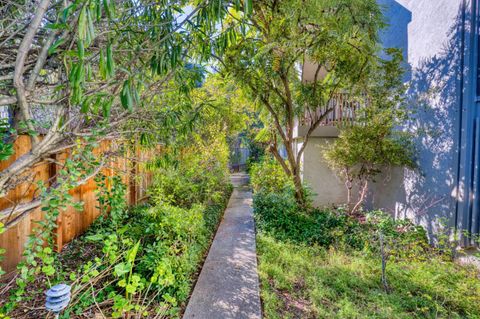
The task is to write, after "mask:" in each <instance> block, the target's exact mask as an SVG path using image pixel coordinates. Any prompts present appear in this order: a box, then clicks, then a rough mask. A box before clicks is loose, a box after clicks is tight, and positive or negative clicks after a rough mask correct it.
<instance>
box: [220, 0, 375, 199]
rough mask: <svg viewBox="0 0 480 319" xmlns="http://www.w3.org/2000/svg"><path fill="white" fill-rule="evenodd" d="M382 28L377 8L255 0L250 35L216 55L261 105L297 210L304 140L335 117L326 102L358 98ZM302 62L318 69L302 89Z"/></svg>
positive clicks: (365, 2) (353, 2)
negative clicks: (301, 125)
mask: <svg viewBox="0 0 480 319" xmlns="http://www.w3.org/2000/svg"><path fill="white" fill-rule="evenodd" d="M381 27H382V15H381V11H380V8H379V6H378V5H377V3H376V1H375V0H329V1H317V0H286V1H276V0H259V1H254V3H253V8H252V14H251V16H250V19H249V26H248V28H247V29H246V30H245V29H243V30H242V29H241V28H237V30H238V33H237V34H240V33H243V35H244V36H243V37H240V38H238V39H234V40H235V41H232V42H233V43H231V44H230V45H229V46H228V47H227V48H226V49H225V50H218V54H217V56H218V59H219V60H220V61H221V63H222V67H223V69H224V70H225V71H226V72H227V73H229V74H230V75H231V76H233V77H234V78H235V79H236V80H237V81H239V83H242V84H243V86H244V87H245V88H248V89H249V91H250V93H251V95H252V96H253V98H255V99H256V101H258V103H259V105H261V108H262V109H263V111H264V114H265V116H264V122H265V123H264V124H265V131H264V132H263V134H264V135H266V136H268V139H269V141H270V147H269V150H270V152H271V153H272V154H273V155H274V156H275V158H276V159H277V160H278V162H279V163H280V164H281V166H282V167H283V169H284V171H285V173H286V174H287V175H288V176H290V177H291V178H292V180H293V182H294V185H295V192H296V199H297V201H298V202H299V203H304V201H305V193H304V189H303V186H302V179H301V167H300V165H301V158H302V155H303V153H304V150H305V147H306V146H307V144H308V142H309V138H310V137H311V135H312V133H313V131H314V130H315V129H316V128H317V127H318V126H319V125H320V124H321V123H322V121H323V120H324V119H325V117H326V116H327V115H328V114H329V113H330V112H331V111H333V106H332V103H329V102H330V101H331V100H332V99H333V98H334V97H335V95H336V94H337V93H340V92H349V93H350V94H351V97H352V99H355V98H361V97H362V94H361V93H360V92H362V85H363V82H364V80H365V79H367V78H368V76H369V73H370V71H371V70H372V69H373V68H372V65H374V64H376V63H377V60H378V58H377V52H378V44H377V32H378V30H379V29H380V28H381ZM235 28H236V27H234V26H232V25H231V24H230V25H226V26H224V30H229V29H235ZM229 39H230V40H231V39H232V37H230V38H229ZM306 59H308V60H309V61H310V62H312V63H314V64H315V65H317V69H316V72H315V79H314V81H312V82H308V83H307V82H302V79H301V75H300V70H299V69H300V66H301V65H302V64H303V63H304V62H305V60H306ZM304 114H307V115H308V116H309V119H310V120H309V121H307V122H306V123H305V125H306V126H307V133H306V134H305V136H304V137H303V141H302V143H301V144H299V145H298V149H296V148H297V143H296V141H295V138H296V136H295V128H296V125H297V123H296V120H297V118H298V117H299V116H303V115H304ZM282 146H283V147H284V148H285V151H286V158H283V157H282V156H281V154H280V148H281V147H282Z"/></svg>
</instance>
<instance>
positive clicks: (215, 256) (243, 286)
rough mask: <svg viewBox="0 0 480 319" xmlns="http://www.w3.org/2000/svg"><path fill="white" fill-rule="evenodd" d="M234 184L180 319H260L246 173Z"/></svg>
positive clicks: (251, 213)
mask: <svg viewBox="0 0 480 319" xmlns="http://www.w3.org/2000/svg"><path fill="white" fill-rule="evenodd" d="M232 183H233V185H234V186H235V188H234V191H233V193H232V196H231V197H230V201H229V203H228V207H227V210H226V211H225V215H224V216H223V220H222V222H221V223H220V226H219V228H218V231H217V234H216V235H215V239H214V240H213V243H212V246H211V248H210V252H209V253H208V256H207V259H206V260H205V264H204V265H203V269H202V271H201V273H200V276H199V278H198V281H197V284H196V286H195V288H194V290H193V293H192V296H191V298H190V301H189V303H188V306H187V309H186V311H185V314H184V316H183V319H193V318H195V319H217V318H218V319H228V318H238V319H243V318H248V319H260V318H261V306H260V293H259V282H258V274H257V257H256V248H255V223H254V220H253V209H252V193H251V191H250V190H249V189H248V186H247V184H248V175H246V174H234V175H232Z"/></svg>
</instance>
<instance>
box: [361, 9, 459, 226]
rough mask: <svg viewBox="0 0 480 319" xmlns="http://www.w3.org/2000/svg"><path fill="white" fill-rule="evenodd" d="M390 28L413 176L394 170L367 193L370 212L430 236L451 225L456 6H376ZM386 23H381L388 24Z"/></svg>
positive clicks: (387, 40)
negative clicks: (408, 112)
mask: <svg viewBox="0 0 480 319" xmlns="http://www.w3.org/2000/svg"><path fill="white" fill-rule="evenodd" d="M379 3H381V5H383V6H384V12H385V15H386V17H387V20H388V21H390V27H389V28H387V29H386V30H385V31H384V32H383V34H382V41H383V43H384V45H385V46H386V47H392V46H394V47H399V48H402V49H403V50H404V57H405V59H406V63H407V64H406V65H407V66H408V67H407V70H408V72H407V75H406V79H405V80H406V81H408V82H409V89H408V93H407V97H408V102H409V105H410V107H412V108H413V109H414V110H415V112H416V113H415V114H414V117H413V119H412V120H411V121H410V122H409V123H408V125H406V127H404V128H403V129H404V130H407V131H410V132H412V133H413V134H414V136H415V142H416V145H417V147H418V158H417V164H418V167H419V169H418V170H417V171H410V170H406V169H399V168H398V169H394V170H392V171H391V172H389V173H387V174H386V175H385V176H382V177H380V178H379V182H378V183H377V185H375V186H374V187H373V188H372V193H371V203H370V204H371V207H375V208H383V209H385V210H387V211H390V212H391V213H393V214H395V215H396V216H399V217H409V218H411V219H413V220H415V221H416V222H418V223H420V224H422V225H424V226H426V228H427V230H428V231H429V232H430V233H433V232H435V230H436V226H437V224H438V221H439V219H440V218H446V219H447V220H449V221H450V222H451V225H453V222H454V219H455V191H456V190H455V185H456V178H457V167H458V165H457V158H458V156H457V155H458V136H459V112H460V108H459V104H460V103H459V94H460V93H459V81H458V79H459V70H460V61H461V54H462V53H461V52H460V48H461V45H460V41H461V25H462V19H461V17H462V8H461V3H462V0H397V1H395V0H379ZM388 21H387V22H388Z"/></svg>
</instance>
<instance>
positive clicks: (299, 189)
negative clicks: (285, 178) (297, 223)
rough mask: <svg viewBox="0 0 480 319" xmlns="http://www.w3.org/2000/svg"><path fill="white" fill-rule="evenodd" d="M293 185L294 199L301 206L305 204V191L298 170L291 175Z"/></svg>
mask: <svg viewBox="0 0 480 319" xmlns="http://www.w3.org/2000/svg"><path fill="white" fill-rule="evenodd" d="M293 185H294V186H295V199H296V201H297V203H298V204H299V205H301V206H305V204H306V202H305V192H304V190H303V185H302V179H301V177H300V173H299V172H297V171H296V172H295V173H294V175H293Z"/></svg>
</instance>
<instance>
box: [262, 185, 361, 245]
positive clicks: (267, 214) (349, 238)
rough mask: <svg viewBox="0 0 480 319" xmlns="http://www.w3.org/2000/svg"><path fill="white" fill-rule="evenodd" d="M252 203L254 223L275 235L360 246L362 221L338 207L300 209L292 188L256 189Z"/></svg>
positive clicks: (284, 237) (297, 239) (308, 242)
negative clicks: (276, 190)
mask: <svg viewBox="0 0 480 319" xmlns="http://www.w3.org/2000/svg"><path fill="white" fill-rule="evenodd" d="M253 206H254V212H255V219H256V222H257V227H258V228H259V229H260V230H261V231H264V232H267V233H269V234H271V235H273V236H274V237H276V238H277V239H280V240H288V241H293V242H303V243H307V244H318V245H322V246H330V245H334V244H335V245H337V246H339V245H344V244H348V245H350V246H354V247H359V246H360V245H361V244H362V242H363V241H362V240H359V239H358V237H359V236H358V233H360V229H361V227H362V226H361V225H360V224H359V223H358V222H356V221H355V220H353V219H351V218H349V217H348V216H347V215H346V214H344V213H342V212H341V211H330V210H319V209H310V210H307V211H305V210H303V209H301V208H300V207H299V206H298V204H297V202H296V201H295V198H294V195H293V191H292V190H291V189H290V190H289V189H286V190H284V191H283V192H282V193H268V192H266V191H261V192H258V193H255V195H254V198H253Z"/></svg>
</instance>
